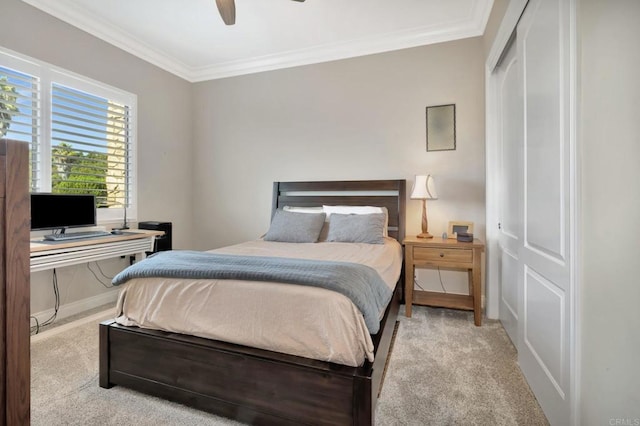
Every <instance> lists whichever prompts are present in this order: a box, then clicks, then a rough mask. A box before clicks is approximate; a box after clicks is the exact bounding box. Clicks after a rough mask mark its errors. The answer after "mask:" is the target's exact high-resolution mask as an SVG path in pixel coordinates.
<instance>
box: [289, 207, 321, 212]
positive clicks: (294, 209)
mask: <svg viewBox="0 0 640 426" xmlns="http://www.w3.org/2000/svg"><path fill="white" fill-rule="evenodd" d="M282 210H284V211H287V212H294V213H323V212H324V210H323V209H322V207H296V206H284V207H283V208H282Z"/></svg>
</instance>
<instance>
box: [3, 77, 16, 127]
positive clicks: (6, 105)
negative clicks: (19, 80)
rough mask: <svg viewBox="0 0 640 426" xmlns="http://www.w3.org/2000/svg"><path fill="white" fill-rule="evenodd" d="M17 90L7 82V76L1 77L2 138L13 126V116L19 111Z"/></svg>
mask: <svg viewBox="0 0 640 426" xmlns="http://www.w3.org/2000/svg"><path fill="white" fill-rule="evenodd" d="M17 94H18V92H17V90H16V88H15V87H14V86H12V85H10V84H8V83H7V77H5V76H2V77H0V138H2V137H4V135H6V134H7V132H8V131H9V127H10V126H11V118H12V117H13V116H14V115H15V114H16V113H17V112H18V107H17V105H16V103H17V101H18V97H17Z"/></svg>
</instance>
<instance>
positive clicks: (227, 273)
mask: <svg viewBox="0 0 640 426" xmlns="http://www.w3.org/2000/svg"><path fill="white" fill-rule="evenodd" d="M149 277H164V278H193V279H235V280H246V281H271V282H281V283H288V284H299V285H309V286H316V287H322V288H326V289H328V290H333V291H336V292H338V293H341V294H343V295H345V296H347V297H348V298H350V299H351V301H352V302H353V304H354V305H356V306H357V307H358V309H360V312H361V313H362V315H363V316H364V320H365V323H366V324H367V328H368V329H369V333H371V334H375V333H377V332H378V330H379V328H380V321H379V318H378V316H379V314H380V312H381V311H382V309H383V308H385V307H386V306H387V304H388V303H389V301H390V300H391V296H392V293H393V292H392V291H391V289H389V287H388V286H387V285H386V284H385V282H384V281H383V280H382V278H381V277H380V275H378V273H377V272H376V270H375V269H373V268H371V267H369V266H366V265H360V264H357V263H348V262H333V261H320V260H308V259H290V258H281V257H267V256H235V255H226V254H214V253H206V252H199V251H189V250H174V251H162V252H158V253H156V254H154V255H152V256H150V257H148V258H146V259H145V260H143V261H142V262H139V263H136V264H135V265H132V266H130V267H128V268H127V269H125V270H124V271H122V272H121V273H119V274H118V275H116V276H115V277H114V278H113V285H120V284H123V283H125V282H126V281H128V280H130V279H133V278H149Z"/></svg>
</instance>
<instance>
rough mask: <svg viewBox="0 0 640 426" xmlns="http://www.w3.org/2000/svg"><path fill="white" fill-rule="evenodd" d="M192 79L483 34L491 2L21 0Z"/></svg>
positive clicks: (431, 0) (378, 51)
mask: <svg viewBox="0 0 640 426" xmlns="http://www.w3.org/2000/svg"><path fill="white" fill-rule="evenodd" d="M23 1H24V2H25V3H28V4H30V5H32V6H34V7H37V8H38V9H41V10H42V11H44V12H46V13H49V14H51V15H53V16H55V17H57V18H59V19H61V20H63V21H65V22H68V23H69V24H71V25H74V26H76V27H78V28H80V29H82V30H84V31H86V32H88V33H90V34H93V35H95V36H96V37H99V38H101V39H103V40H105V41H107V42H109V43H111V44H113V45H115V46H117V47H119V48H121V49H123V50H125V51H127V52H130V53H132V54H134V55H136V56H138V57H140V58H142V59H144V60H146V61H148V62H151V63H152V64H154V65H157V66H159V67H161V68H163V69H165V70H167V71H169V72H171V73H173V74H176V75H178V76H180V77H182V78H184V79H186V80H189V81H192V82H196V81H203V80H210V79H215V78H222V77H229V76H233V75H241V74H249V73H253V72H260V71H267V70H273V69H278V68H286V67H291V66H297V65H306V64H312V63H318V62H325V61H331V60H336V59H344V58H349V57H354V56H361V55H367V54H372V53H380V52H386V51H389V50H396V49H403V48H407V47H415V46H421V45H425V44H431V43H438V42H443V41H450V40H456V39H461V38H466V37H474V36H479V35H482V34H483V32H484V28H485V25H486V23H487V19H488V17H489V13H490V12H491V7H492V4H493V0H306V1H305V2H304V3H299V2H296V1H290V0H236V24H235V25H233V26H226V25H224V23H223V22H222V19H221V18H220V15H219V14H218V10H217V8H216V3H215V0H108V1H105V0H55V1H51V0H23Z"/></svg>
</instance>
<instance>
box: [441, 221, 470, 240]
mask: <svg viewBox="0 0 640 426" xmlns="http://www.w3.org/2000/svg"><path fill="white" fill-rule="evenodd" d="M458 232H468V233H470V234H473V222H462V221H450V222H449V228H448V231H447V238H454V239H455V238H457V237H458Z"/></svg>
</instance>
